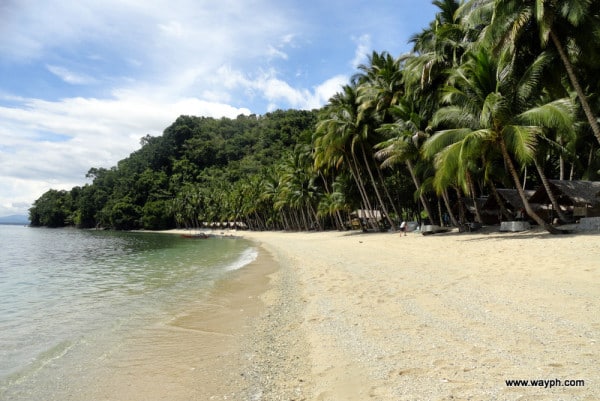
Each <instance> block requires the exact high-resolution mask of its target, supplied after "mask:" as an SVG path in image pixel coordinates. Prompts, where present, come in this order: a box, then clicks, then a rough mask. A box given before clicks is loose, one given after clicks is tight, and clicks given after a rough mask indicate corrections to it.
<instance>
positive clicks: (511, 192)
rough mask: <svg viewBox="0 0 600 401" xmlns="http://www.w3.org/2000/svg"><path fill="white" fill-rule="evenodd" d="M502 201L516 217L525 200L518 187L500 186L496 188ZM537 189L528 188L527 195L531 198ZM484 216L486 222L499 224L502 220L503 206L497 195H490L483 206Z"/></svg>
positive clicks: (482, 212)
mask: <svg viewBox="0 0 600 401" xmlns="http://www.w3.org/2000/svg"><path fill="white" fill-rule="evenodd" d="M496 191H497V192H498V196H499V197H500V200H501V201H502V203H503V205H504V208H505V209H506V210H507V211H508V212H509V213H510V214H512V216H513V217H514V218H516V216H517V214H518V212H519V210H523V209H524V208H525V207H524V205H523V200H522V199H521V196H520V195H519V192H518V191H517V190H516V189H507V188H499V189H497V190H496ZM534 193H535V191H532V190H526V191H525V196H526V197H527V199H529V198H531V196H533V194H534ZM481 214H482V216H481V217H482V218H483V219H484V220H485V221H484V223H485V224H498V223H500V221H501V220H502V215H501V208H500V205H498V201H497V200H496V197H495V196H492V195H490V196H488V197H487V199H486V201H485V203H484V204H483V206H482V207H481Z"/></svg>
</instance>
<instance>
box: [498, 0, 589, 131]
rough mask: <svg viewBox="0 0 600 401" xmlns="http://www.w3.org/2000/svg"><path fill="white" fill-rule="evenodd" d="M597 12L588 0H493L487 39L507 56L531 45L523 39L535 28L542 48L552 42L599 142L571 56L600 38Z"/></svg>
mask: <svg viewBox="0 0 600 401" xmlns="http://www.w3.org/2000/svg"><path fill="white" fill-rule="evenodd" d="M592 10H595V11H596V12H592ZM597 11H598V4H597V2H593V1H590V0H545V1H544V0H496V1H495V3H494V14H493V17H492V21H491V25H490V30H489V33H490V39H491V40H492V41H493V42H494V43H496V44H497V45H498V46H499V48H501V49H502V50H503V51H504V52H505V53H507V55H508V56H509V57H513V56H515V55H517V54H518V53H519V52H521V51H522V48H523V47H527V46H528V45H530V44H531V42H529V41H525V40H522V38H523V37H525V38H527V37H528V34H529V33H531V30H532V29H533V27H535V28H536V29H537V34H538V37H539V44H540V46H541V48H542V49H544V48H546V47H548V44H549V43H551V44H552V46H553V47H554V48H555V49H556V51H557V52H558V55H559V57H560V60H561V62H562V64H563V65H564V68H565V71H566V73H567V76H568V79H569V81H570V82H571V85H572V86H573V89H574V90H575V91H576V93H577V97H578V98H579V101H580V102H581V107H582V108H583V111H584V113H585V116H586V118H587V120H588V123H589V124H590V127H591V129H592V131H593V133H594V135H595V136H596V139H597V140H598V142H599V143H600V125H599V124H598V119H597V117H596V116H595V114H594V112H593V111H592V107H591V106H590V104H589V101H588V98H587V96H586V93H585V91H584V88H583V86H582V85H581V82H580V80H579V77H578V75H577V74H576V72H575V71H576V68H575V66H574V64H573V62H572V58H573V55H574V54H577V53H578V52H579V51H578V50H579V49H580V48H581V47H582V46H587V44H588V43H598V41H599V40H600V32H599V30H598V29H597V28H594V27H598V24H599V23H600V17H599V16H598V13H597ZM579 32H585V33H586V34H585V37H586V38H587V40H586V42H588V43H582V42H581V41H579V42H577V41H576V40H573V38H574V37H576V36H578V35H577V34H578V33H579ZM590 56H591V54H590Z"/></svg>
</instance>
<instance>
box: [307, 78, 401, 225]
mask: <svg viewBox="0 0 600 401" xmlns="http://www.w3.org/2000/svg"><path fill="white" fill-rule="evenodd" d="M358 105H359V104H358V101H357V88H356V85H346V86H344V87H343V91H342V92H341V93H338V94H336V95H335V96H334V97H333V98H332V99H331V100H330V103H329V105H328V106H327V107H326V108H325V114H324V115H323V116H322V118H321V120H320V121H319V122H318V124H317V130H316V133H315V139H314V146H315V167H316V168H317V169H322V168H323V167H336V168H339V167H341V166H342V165H345V166H347V167H348V170H349V171H350V173H351V175H352V177H353V179H354V180H355V182H356V185H357V188H358V190H359V193H360V196H361V199H362V202H363V207H364V209H366V210H367V211H368V213H370V211H371V210H373V207H372V204H371V201H370V199H369V194H368V191H367V189H366V186H365V179H364V178H363V175H364V173H365V172H366V173H367V175H368V176H369V179H368V181H370V183H371V185H372V187H373V189H374V192H375V195H376V198H377V200H378V202H379V206H380V208H381V209H382V211H383V213H384V214H385V216H386V218H387V219H388V222H389V223H390V224H391V226H392V227H394V225H393V222H392V221H391V218H390V216H389V213H387V209H386V207H385V204H384V203H383V200H382V198H381V194H380V192H379V189H378V186H377V182H376V180H375V178H374V176H373V172H372V170H371V161H370V160H369V157H368V152H367V149H366V147H367V146H368V145H365V142H367V141H368V139H369V138H368V133H369V132H370V131H371V129H370V127H369V126H368V125H367V124H364V123H363V122H362V121H360V120H359V119H358V113H359V111H358ZM369 217H370V218H369V219H368V220H369V221H370V223H371V224H372V228H376V224H375V218H374V216H369Z"/></svg>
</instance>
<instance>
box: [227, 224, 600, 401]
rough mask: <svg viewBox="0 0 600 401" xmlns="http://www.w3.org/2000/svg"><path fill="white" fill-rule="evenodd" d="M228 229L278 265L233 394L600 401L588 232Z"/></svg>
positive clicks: (599, 260)
mask: <svg viewBox="0 0 600 401" xmlns="http://www.w3.org/2000/svg"><path fill="white" fill-rule="evenodd" d="M238 235H241V236H243V237H244V238H247V239H251V240H253V241H255V242H256V243H257V244H259V245H260V247H261V248H262V249H263V250H264V251H265V252H267V253H269V254H270V255H271V256H272V257H273V258H274V260H275V261H276V263H277V264H278V265H279V269H278V270H277V271H276V272H274V273H272V274H271V275H270V276H269V277H270V286H269V289H268V290H267V291H266V292H264V293H263V294H262V296H261V299H262V300H263V302H264V310H263V312H262V315H261V316H260V317H258V318H257V319H256V320H255V321H254V323H253V325H254V326H253V329H252V330H253V333H252V341H250V342H249V343H248V344H246V345H245V347H247V349H246V352H245V355H246V357H247V358H249V359H251V360H252V363H251V364H249V365H248V366H249V367H250V370H248V371H247V372H244V375H245V377H246V380H247V382H246V383H245V384H244V385H245V386H246V388H245V393H244V397H245V398H240V399H256V400H331V401H333V400H367V399H373V400H590V401H591V400H597V399H600V373H599V369H598V366H600V352H599V351H598V342H599V340H600V313H599V311H600V236H598V235H590V234H587V235H584V234H581V235H566V236H552V235H549V234H546V233H544V232H540V231H533V232H526V233H497V232H491V233H487V234H482V233H461V234H458V233H452V234H444V235H439V234H438V235H432V236H422V235H420V234H417V233H409V234H408V235H407V236H400V234H398V233H368V234H363V233H358V232H314V233H283V232H238ZM248 347H249V348H248ZM509 380H536V381H537V380H542V382H539V383H537V382H534V383H532V382H529V385H530V386H528V387H523V386H520V387H516V386H509V385H507V381H509ZM532 384H534V385H533V386H532ZM569 384H570V385H571V386H569Z"/></svg>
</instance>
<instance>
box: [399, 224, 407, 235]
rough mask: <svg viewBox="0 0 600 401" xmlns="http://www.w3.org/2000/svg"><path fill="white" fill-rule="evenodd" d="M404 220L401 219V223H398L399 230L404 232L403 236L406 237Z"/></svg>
mask: <svg viewBox="0 0 600 401" xmlns="http://www.w3.org/2000/svg"><path fill="white" fill-rule="evenodd" d="M406 228H407V227H406V221H404V220H403V221H402V223H400V231H402V232H403V233H404V236H405V237H406Z"/></svg>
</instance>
